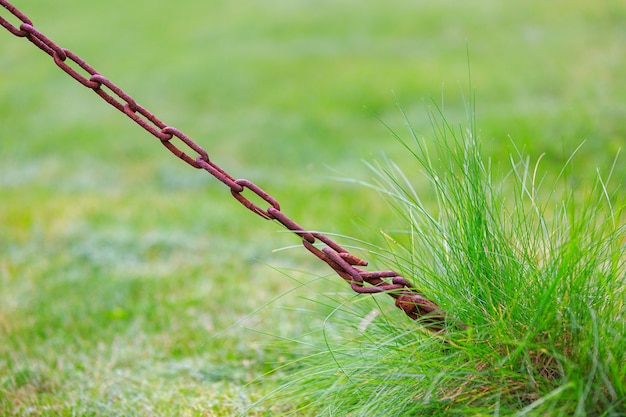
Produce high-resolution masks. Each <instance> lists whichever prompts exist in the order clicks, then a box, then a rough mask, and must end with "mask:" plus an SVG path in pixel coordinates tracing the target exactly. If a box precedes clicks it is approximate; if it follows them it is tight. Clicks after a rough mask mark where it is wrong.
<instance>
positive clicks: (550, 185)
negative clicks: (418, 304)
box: [266, 108, 626, 416]
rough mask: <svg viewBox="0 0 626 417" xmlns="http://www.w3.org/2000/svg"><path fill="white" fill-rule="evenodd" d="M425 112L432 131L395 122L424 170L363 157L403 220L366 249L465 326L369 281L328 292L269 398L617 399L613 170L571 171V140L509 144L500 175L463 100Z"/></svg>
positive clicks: (380, 405) (421, 410) (620, 275)
mask: <svg viewBox="0 0 626 417" xmlns="http://www.w3.org/2000/svg"><path fill="white" fill-rule="evenodd" d="M470 113H471V114H472V115H473V114H475V113H474V111H473V109H471V111H470ZM431 116H432V117H431V119H432V126H433V135H432V137H430V138H422V137H420V136H419V135H418V134H417V133H416V132H415V130H414V129H413V128H411V126H410V124H409V133H410V140H403V139H402V138H401V137H400V136H398V135H396V137H397V138H398V140H399V141H400V143H401V144H402V145H403V146H404V147H405V148H406V151H407V152H410V154H411V155H412V156H413V158H414V160H415V163H416V169H415V172H417V173H420V174H421V175H423V177H424V179H425V181H421V182H420V181H412V180H411V179H410V178H412V177H414V176H415V175H414V174H413V173H411V174H407V173H405V171H406V170H402V169H400V168H399V167H398V166H397V165H395V164H394V163H392V162H389V161H377V162H375V163H372V164H371V168H372V169H373V171H374V173H375V176H376V181H375V183H373V184H370V185H371V186H372V187H374V188H376V189H378V190H379V191H381V192H382V193H383V194H384V195H385V196H386V197H387V198H388V200H389V202H390V203H391V205H392V206H393V208H394V210H395V212H396V213H397V214H398V215H399V216H400V219H401V220H402V222H403V224H404V225H405V227H404V228H403V230H400V231H389V232H385V234H384V236H385V238H386V242H387V243H388V245H387V246H386V247H385V248H377V249H376V250H375V252H377V253H378V254H379V255H380V259H381V262H385V263H387V266H388V267H391V268H392V269H394V270H396V271H399V272H401V273H402V275H403V276H405V277H407V278H409V279H410V280H411V281H412V282H413V283H414V285H415V286H416V288H419V289H420V290H421V291H423V292H424V293H425V294H426V295H427V296H428V297H429V298H431V299H433V300H436V301H437V302H438V303H439V304H440V305H441V306H442V308H443V309H444V310H446V311H447V312H449V313H450V314H451V315H452V316H453V317H455V318H456V319H458V320H460V321H462V322H464V323H466V324H467V325H468V329H467V330H464V331H461V330H454V329H449V330H448V331H446V332H444V333H441V334H434V335H433V334H431V333H428V332H425V331H421V330H420V326H419V323H417V324H416V323H415V322H412V321H411V320H409V319H407V318H406V317H404V316H403V315H402V314H401V313H399V312H397V311H396V310H394V309H393V308H388V307H387V303H386V302H387V301H389V300H387V299H383V298H381V296H377V297H369V296H367V297H363V296H352V295H345V296H344V295H342V294H343V293H341V292H329V293H328V296H327V298H326V299H325V301H322V302H320V305H323V306H324V307H327V312H326V313H325V314H326V315H325V317H324V325H323V330H322V331H321V335H320V336H319V337H317V338H315V337H311V336H309V337H308V339H307V341H306V343H304V342H303V343H302V345H301V347H302V348H303V350H304V351H305V352H307V354H306V355H305V356H304V358H302V359H296V360H295V361H294V362H293V363H290V364H288V365H287V366H286V368H287V369H288V371H287V372H286V373H285V374H286V375H287V377H286V378H287V380H286V382H285V383H284V385H283V386H282V387H281V389H280V390H278V391H277V392H275V393H274V395H272V396H271V397H269V398H267V399H266V400H267V401H269V402H271V403H272V404H273V407H274V408H273V409H274V410H282V411H283V412H284V413H285V414H289V413H293V414H295V415H328V416H344V415H350V416H401V415H402V416H403V415H495V416H499V415H517V416H530V415H540V416H546V415H548V416H551V415H554V416H584V415H590V416H614V415H615V416H617V415H626V400H625V398H626V319H625V310H624V308H625V299H626V295H625V294H626V288H625V282H626V281H625V270H626V269H625V263H624V261H625V259H626V257H625V256H624V254H625V253H624V242H625V236H624V227H623V226H622V220H623V207H624V204H623V203H624V200H623V196H621V195H620V192H619V191H620V190H619V189H618V185H613V184H614V183H615V182H616V181H615V179H612V178H611V172H612V170H608V172H604V173H603V172H600V171H597V172H596V173H594V177H584V176H580V175H577V173H575V172H574V169H573V160H575V155H572V158H570V161H568V163H567V165H566V166H565V167H564V168H563V169H562V170H561V171H560V172H556V173H552V172H542V165H541V163H540V160H541V158H539V160H537V161H536V162H534V163H531V160H530V158H529V157H527V156H525V155H524V154H523V152H521V151H518V150H517V149H516V150H515V153H514V154H513V155H512V156H511V158H510V161H506V163H505V164H498V166H501V165H506V166H507V167H508V162H510V167H508V168H506V169H504V170H502V171H504V172H503V173H502V174H501V175H498V173H497V172H496V169H495V168H494V167H492V164H491V163H490V162H489V161H488V160H486V159H485V158H484V157H483V156H482V154H481V146H480V142H479V140H478V139H477V130H476V124H475V120H474V117H473V116H471V117H470V118H469V123H468V124H469V126H468V128H466V129H463V128H457V127H455V126H453V125H452V124H451V123H449V122H448V121H447V120H446V118H445V116H444V114H443V112H441V111H440V110H439V109H437V108H435V110H434V111H432V113H431ZM405 119H406V115H405ZM407 121H408V119H407ZM585 178H587V179H585ZM594 178H595V179H594ZM417 184H421V185H420V187H417ZM424 184H427V185H428V187H424ZM372 252H374V251H372ZM379 302H380V304H378V303H379ZM389 304H391V303H389ZM315 340H317V341H318V342H316V341H315Z"/></svg>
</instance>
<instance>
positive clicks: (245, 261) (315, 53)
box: [0, 0, 626, 416]
mask: <svg viewBox="0 0 626 417" xmlns="http://www.w3.org/2000/svg"><path fill="white" fill-rule="evenodd" d="M14 4H15V6H17V7H18V8H20V9H21V10H22V11H23V12H24V13H26V14H27V15H28V16H29V17H30V18H31V19H32V20H33V22H34V25H35V27H36V28H38V29H39V30H40V31H42V32H43V33H45V34H46V35H47V36H48V37H49V38H51V39H53V40H54V41H56V42H57V43H59V44H60V45H61V46H62V47H65V48H68V49H70V50H72V51H73V52H75V53H77V54H78V55H79V56H81V57H82V58H84V59H85V60H86V61H87V62H89V63H90V64H91V65H92V66H94V67H95V68H96V69H97V70H98V71H99V72H100V73H102V74H103V75H105V76H106V77H108V78H110V79H111V80H112V81H113V82H114V83H116V84H117V85H118V86H120V87H122V88H123V89H124V90H125V91H126V92H128V93H130V94H131V95H132V96H133V97H134V98H135V99H136V100H137V101H138V102H139V103H140V104H141V105H143V106H144V107H147V108H148V109H150V110H151V111H153V112H154V113H155V114H157V115H158V117H160V118H161V119H162V120H163V121H164V122H165V123H167V124H169V125H172V126H175V127H177V128H179V129H181V130H182V131H183V132H185V133H186V134H187V135H189V136H191V137H192V138H193V139H194V140H196V141H197V142H198V143H199V144H201V145H202V146H203V147H205V148H206V149H207V150H208V152H209V155H210V157H211V159H212V161H214V162H216V163H217V164H219V165H220V166H222V167H223V168H224V169H226V170H227V171H228V172H229V173H231V174H232V175H233V176H234V177H237V178H248V179H250V180H252V181H254V182H255V183H257V184H258V185H259V186H261V187H263V188H264V189H265V190H266V191H268V192H270V193H271V194H272V195H273V196H274V197H275V198H276V199H277V200H278V201H279V202H280V204H281V208H282V210H283V211H284V212H285V213H287V214H288V215H289V216H291V217H293V218H294V219H295V220H296V221H298V222H299V223H301V224H302V225H303V226H304V227H306V228H308V229H314V230H321V231H324V232H328V233H331V234H334V233H337V234H341V235H346V236H352V237H354V238H356V239H361V240H364V241H368V242H372V243H374V244H381V242H383V241H384V237H383V236H382V235H381V234H380V233H379V231H380V230H390V229H393V228H394V227H398V224H397V223H396V219H395V217H394V216H393V214H392V213H391V211H390V209H389V207H388V206H387V204H386V203H385V202H383V201H381V198H380V196H378V195H377V194H376V193H375V192H374V191H372V190H369V189H367V188H365V187H360V186H358V185H356V184H354V183H350V182H349V181H348V182H346V181H337V178H348V179H351V180H355V181H369V180H370V179H371V177H372V174H371V172H370V171H369V170H368V168H367V167H366V165H365V164H364V163H363V161H364V160H365V161H371V160H372V159H374V158H377V157H382V156H383V155H384V156H385V157H388V158H390V159H391V160H393V161H395V162H396V163H398V164H399V165H400V166H402V167H403V168H404V169H406V170H407V171H408V172H410V169H411V164H412V159H411V157H410V156H409V155H407V154H406V151H405V149H403V148H402V147H401V146H399V144H398V143H397V142H396V141H395V140H394V139H393V138H392V135H391V134H390V132H389V131H388V129H387V127H385V125H389V126H390V127H391V128H392V129H393V130H394V131H398V132H399V133H402V132H403V131H404V128H405V127H404V121H403V119H402V114H401V112H400V111H399V110H398V104H399V105H400V106H401V107H402V109H403V110H404V111H405V112H406V113H407V115H408V117H409V118H410V120H411V122H412V124H413V126H414V127H415V129H416V130H417V131H419V132H424V133H428V132H429V131H430V125H429V121H428V114H427V111H426V108H427V107H428V106H431V105H432V104H433V103H436V104H439V105H442V106H443V107H444V109H445V113H446V115H447V117H448V118H449V119H450V120H451V121H453V123H459V124H462V123H464V122H465V114H466V104H467V101H468V100H469V97H470V93H469V91H470V88H471V89H472V91H474V92H475V94H476V108H477V123H478V129H479V133H480V135H481V138H482V146H483V150H484V151H485V152H486V153H487V154H488V155H489V156H490V157H491V160H492V164H493V165H495V166H501V167H502V170H503V171H505V170H506V169H507V166H508V164H509V160H508V153H509V152H511V150H512V149H513V145H512V144H513V143H514V144H515V146H517V147H518V148H520V149H524V150H525V151H527V152H528V153H529V154H530V155H531V157H532V158H534V159H537V158H538V157H539V156H540V155H542V154H545V155H544V156H543V157H542V165H543V166H544V167H547V168H546V169H548V170H552V171H553V172H554V173H558V172H559V170H560V169H561V167H562V166H563V165H564V164H565V162H566V161H567V160H568V158H569V156H570V154H571V153H572V152H573V151H574V150H575V149H576V148H577V147H578V146H579V145H580V144H581V143H583V142H584V143H583V145H582V148H581V150H580V151H579V152H578V155H577V158H576V162H575V164H576V165H575V168H576V169H577V170H579V172H580V175H581V176H585V175H588V176H589V177H593V175H595V167H600V168H601V169H603V170H607V169H608V168H609V167H610V165H611V163H612V162H613V160H614V158H615V155H616V154H617V152H618V150H619V149H620V148H621V147H623V146H624V144H625V143H626V125H625V124H624V122H623V121H624V120H626V101H625V100H624V97H626V58H625V57H626V47H625V45H626V25H624V21H626V5H624V3H623V2H622V1H618V0H609V1H605V2H589V1H582V0H574V1H568V2H565V1H556V2H542V1H538V0H532V1H527V2H523V3H505V2H498V1H493V0H488V1H484V2H478V3H476V2H474V3H469V2H461V1H441V2H425V1H404V0H391V1H388V2H384V3H383V2H369V3H368V2H358V1H353V0H346V1H340V2H330V1H322V2H307V1H301V0H296V1H284V0H282V1H276V2H261V1H250V2H246V3H245V4H240V3H237V2H227V1H210V2H193V1H189V0H181V1H178V2H167V3H165V2H163V3H156V4H155V3H154V2H123V1H119V0H113V1H107V2H79V1H75V0H58V1H55V2H47V3H45V4H39V3H32V2H26V1H18V0H14ZM0 16H2V17H4V18H9V14H8V13H7V12H6V10H4V9H1V10H0ZM9 19H10V21H11V22H12V23H14V24H17V22H16V20H15V19H14V18H9ZM468 55H469V58H468ZM470 79H471V87H470ZM624 173H626V169H625V168H624V166H623V164H621V163H620V164H618V165H617V167H616V177H617V178H618V179H619V178H622V176H623V174H624ZM416 176H417V173H416ZM338 239H339V240H341V241H342V242H345V243H346V244H348V245H352V244H354V242H352V241H351V240H349V239H347V238H344V239H343V240H342V238H338ZM365 257H367V256H365ZM327 275H328V276H329V277H328V278H324V277H326V276H327ZM320 278H324V279H323V280H322V281H321V284H318V283H316V281H318V280H319V279H320ZM326 280H328V281H329V282H330V281H333V280H335V278H334V277H332V275H331V273H330V271H329V269H328V267H327V266H325V265H324V264H323V263H321V262H319V261H318V260H317V259H315V258H314V257H312V256H311V255H310V254H308V253H307V252H306V251H305V250H304V249H303V248H301V247H299V246H298V239H297V238H296V237H294V236H292V235H290V234H289V233H285V232H284V231H283V229H281V227H280V226H279V225H278V224H276V223H271V222H267V221H264V220H263V219H261V218H260V217H258V216H255V215H253V214H252V213H250V212H248V211H247V210H245V208H243V207H242V206H240V205H239V204H238V203H237V201H235V200H234V199H233V198H232V197H231V196H230V192H229V190H228V189H227V187H225V186H224V185H223V184H221V183H219V182H218V181H216V180H215V179H213V178H212V177H210V175H208V174H207V173H206V172H201V171H198V170H194V169H192V168H190V167H188V166H186V165H185V164H184V163H182V162H181V161H180V160H178V159H177V158H175V157H173V156H172V155H170V154H169V153H168V152H167V151H166V150H165V148H164V147H162V146H161V145H160V144H159V143H158V140H157V139H155V138H153V137H151V136H150V135H149V134H148V133H147V132H145V131H144V130H142V129H141V128H139V127H138V126H136V125H134V124H133V123H132V122H130V121H129V120H128V119H127V118H125V117H124V116H123V115H122V114H121V113H119V112H118V111H116V110H115V109H113V108H111V107H110V106H108V105H107V104H106V103H105V102H103V101H102V100H100V98H99V97H98V96H96V95H95V94H93V93H92V92H91V91H89V90H88V89H86V88H84V87H82V86H80V85H79V84H78V83H76V82H75V81H73V80H72V79H71V78H69V77H68V76H67V75H65V74H64V73H63V72H62V71H60V70H59V69H58V68H56V66H55V65H54V63H53V61H52V60H51V59H50V58H49V57H48V56H47V55H45V54H44V53H42V52H41V51H39V50H37V49H36V48H35V47H34V46H33V45H32V44H30V43H29V42H28V41H26V40H24V39H19V38H16V37H14V36H12V35H11V34H10V33H9V32H7V31H5V30H4V29H0V414H3V415H13V414H16V415H59V414H60V415H102V416H109V415H125V416H128V415H140V416H143V415H207V416H208V415H237V414H238V413H244V414H254V413H257V414H258V415H272V414H273V413H272V410H271V408H269V409H265V410H263V409H254V410H248V409H247V407H248V406H249V405H250V404H253V403H254V402H255V401H256V400H257V399H259V398H260V397H262V396H263V395H264V394H266V393H267V392H269V391H271V390H273V389H274V388H276V387H275V386H273V384H274V382H271V381H273V379H270V378H266V377H264V375H265V374H266V373H270V372H272V370H273V369H275V368H277V367H278V366H279V365H280V364H281V363H284V362H285V361H287V360H289V359H290V358H292V357H293V356H294V355H298V352H297V351H295V350H293V351H292V350H291V349H289V342H288V341H289V340H293V341H294V345H295V344H296V343H297V342H298V341H302V340H305V339H306V338H316V337H317V338H321V337H322V336H321V335H320V334H319V329H320V327H321V326H322V323H321V319H320V318H319V317H320V315H319V314H315V313H316V310H320V309H323V304H319V303H316V302H313V300H315V299H317V298H318V297H320V293H321V291H324V290H328V288H326V285H327V284H326ZM336 281H337V283H338V284H339V285H338V286H336V287H334V286H333V287H332V291H338V290H341V289H344V287H345V291H348V290H349V287H347V285H340V284H343V283H341V282H340V281H341V280H340V278H338V277H337V278H336ZM333 282H334V281H333ZM308 283H310V284H308ZM383 297H384V298H383ZM380 303H381V304H384V303H391V300H390V299H388V297H385V296H381V299H380ZM317 313H319V311H317ZM406 320H408V319H406ZM277 341H280V342H281V343H280V348H276V347H275V346H274V344H275V342H277ZM286 341H287V342H286Z"/></svg>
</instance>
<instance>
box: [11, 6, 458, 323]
mask: <svg viewBox="0 0 626 417" xmlns="http://www.w3.org/2000/svg"><path fill="white" fill-rule="evenodd" d="M0 5H2V6H3V7H4V8H5V9H6V10H8V11H9V13H11V14H12V15H13V16H15V17H16V18H17V19H19V20H20V21H21V22H22V23H21V24H20V26H19V27H15V26H13V25H12V24H11V23H10V22H9V21H7V20H5V19H4V18H2V17H0V25H2V26H3V27H4V28H5V29H7V30H8V31H9V32H11V33H12V34H13V35H15V36H17V37H20V38H26V39H28V40H29V41H30V42H31V43H33V44H34V45H35V46H37V47H38V48H39V49H41V50H42V51H44V52H45V53H46V54H48V55H50V56H51V57H52V59H53V60H54V63H55V64H56V65H57V66H58V67H59V68H61V69H62V70H63V71H64V72H65V73H67V74H68V75H69V76H70V77H72V78H74V79H75V80H76V81H78V82H79V83H80V84H82V85H84V86H85V87H87V88H89V89H91V90H93V91H94V92H95V93H96V94H98V95H99V96H100V97H101V98H102V99H103V100H104V101H106V102H107V103H109V104H110V105H111V106H113V107H115V108H116V109H118V110H119V111H120V112H122V113H124V114H125V115H126V116H128V117H129V118H130V119H132V120H133V121H134V122H135V123H137V124H138V125H139V126H141V127H142V128H144V129H145V130H146V131H148V132H149V133H150V134H152V135H153V136H155V137H156V138H157V139H159V141H160V142H161V144H163V145H164V146H165V147H166V148H167V149H168V150H169V151H170V152H171V153H173V154H174V155H176V156H177V157H179V158H180V159H182V160H183V161H185V162H186V163H187V164H188V165H190V166H192V167H194V168H197V169H203V170H205V171H207V172H208V173H209V174H211V175H212V176H213V177H215V178H216V179H217V180H219V181H221V182H222V183H224V184H225V185H226V186H228V187H229V188H230V191H231V193H232V195H233V197H234V198H235V199H236V200H237V201H239V202H240V203H241V204H242V205H243V206H245V207H246V208H247V209H248V210H250V211H252V212H254V213H256V214H258V215H259V216H260V217H262V218H264V219H268V220H275V221H277V222H278V223H280V224H282V225H283V226H284V227H285V228H286V229H287V230H289V231H291V232H293V233H295V234H296V235H298V236H299V237H300V238H301V239H302V244H303V245H304V247H305V248H306V249H307V250H308V251H309V252H311V253H312V254H313V255H315V256H316V257H318V258H319V259H321V260H322V261H324V262H325V263H326V264H328V265H329V266H330V267H331V268H332V269H333V270H334V271H335V272H336V273H337V274H338V275H339V276H340V277H341V278H343V279H344V280H345V281H347V282H348V283H349V284H350V287H351V288H352V289H353V290H354V291H355V292H357V293H360V294H373V293H386V294H388V295H390V296H391V297H393V298H394V299H395V304H396V306H397V307H398V308H400V309H401V310H402V311H404V313H405V314H406V315H407V316H408V317H410V318H411V319H413V320H419V321H420V323H422V324H423V325H424V326H425V328H427V329H429V330H431V331H436V332H438V331H442V330H444V329H445V328H446V327H448V326H453V327H457V328H460V329H465V328H466V326H465V325H464V324H463V323H461V322H458V321H456V320H453V319H450V318H449V317H448V316H447V314H446V313H445V312H444V311H443V310H442V309H441V308H440V307H439V306H438V305H437V304H436V303H435V302H433V301H431V300H429V299H427V298H426V297H424V295H423V294H421V293H420V292H419V291H417V290H416V289H415V288H413V287H412V286H411V285H410V284H409V282H408V281H407V280H406V279H404V278H403V277H401V276H399V274H397V273H396V272H394V271H376V272H368V271H366V270H364V269H362V268H359V267H364V266H367V262H366V261H364V260H362V259H360V258H358V257H356V256H355V255H353V254H351V253H349V252H348V251H347V250H346V249H344V248H343V247H341V246H340V245H339V244H338V243H336V242H335V241H334V240H332V239H330V238H329V237H328V236H326V235H324V234H322V233H319V232H313V231H308V230H307V229H305V228H303V227H302V226H300V225H299V224H298V223H296V222H295V221H294V220H292V219H291V218H290V217H289V216H287V215H286V214H285V213H283V212H282V211H281V210H280V205H279V203H278V201H277V200H276V199H275V198H273V197H272V196H271V195H269V194H268V193H267V192H265V191H264V190H263V189H262V188H261V187H259V186H258V185H256V184H255V183H253V182H251V181H249V180H246V179H235V178H234V177H232V176H231V175H230V174H228V173H227V172H226V171H224V170H223V169H222V168H221V167H219V166H218V165H217V164H215V163H214V162H212V161H211V159H210V158H209V155H208V153H207V151H206V150H205V149H204V148H202V147H201V146H200V145H198V144H197V143H196V142H194V141H193V140H192V139H191V138H189V137H188V136H187V135H185V134H184V133H183V132H181V131H180V130H178V129H176V128H174V127H172V126H168V125H167V124H165V123H164V122H162V121H161V120H160V119H159V118H158V117H156V116H155V115H154V114H152V113H151V112H150V111H149V110H147V109H146V108H145V107H142V106H141V105H139V104H138V103H137V102H136V101H135V100H134V99H133V98H132V97H131V96H130V95H128V94H127V93H126V92H124V91H123V90H122V89H121V88H119V87H118V86H117V85H115V84H114V83H113V82H111V81H110V80H109V79H107V78H105V77H104V76H102V75H101V74H99V73H98V72H97V71H96V70H95V69H94V68H93V67H92V66H91V65H89V64H88V63H87V62H85V61H84V60H83V59H82V58H80V57H79V56H78V55H76V54H75V53H73V52H72V51H70V50H68V49H65V48H61V47H60V46H59V45H57V44H56V43H54V42H53V41H52V40H51V39H50V38H48V37H47V36H45V35H44V34H43V33H41V32H40V31H38V30H37V29H35V27H34V26H33V23H32V21H31V20H30V19H29V18H28V17H27V16H26V15H25V14H24V13H22V12H21V11H20V10H18V9H17V8H16V7H15V6H13V5H12V4H11V3H9V2H8V1H6V0H0ZM70 63H73V64H74V66H71V65H70ZM174 138H177V139H178V140H180V141H181V142H182V143H183V144H184V145H186V147H187V148H188V149H189V150H191V151H193V152H194V154H195V157H194V156H190V155H189V154H188V153H186V152H189V150H182V149H181V148H179V147H178V146H176V145H175V144H174V143H172V139H174ZM245 190H249V191H250V192H251V193H253V194H255V195H256V196H257V197H258V198H260V199H261V200H263V201H265V202H266V203H267V204H268V205H269V207H268V208H267V209H264V208H262V207H259V206H258V205H257V204H255V203H254V202H252V201H251V200H250V199H249V198H247V197H246V196H245V195H244V194H243V193H244V191H245ZM320 246H321V248H320Z"/></svg>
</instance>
